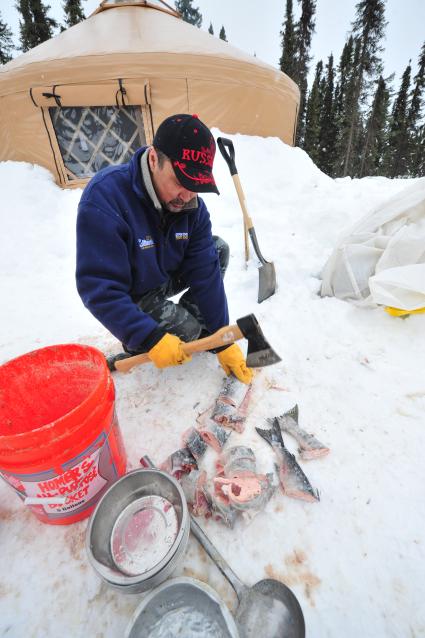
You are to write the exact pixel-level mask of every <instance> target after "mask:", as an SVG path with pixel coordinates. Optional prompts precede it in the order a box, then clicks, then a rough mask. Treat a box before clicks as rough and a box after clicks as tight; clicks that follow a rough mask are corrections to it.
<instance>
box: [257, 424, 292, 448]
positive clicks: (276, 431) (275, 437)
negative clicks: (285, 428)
mask: <svg viewBox="0 0 425 638" xmlns="http://www.w3.org/2000/svg"><path fill="white" fill-rule="evenodd" d="M255 429H256V430H257V432H258V434H259V435H260V436H261V437H262V438H263V439H264V440H265V441H267V443H268V444H269V445H271V446H272V447H273V445H276V443H278V444H279V445H282V446H283V447H285V445H284V443H283V439H282V432H281V431H280V427H279V421H278V419H277V418H276V417H275V418H274V419H273V423H272V427H271V429H270V430H262V429H261V428H255Z"/></svg>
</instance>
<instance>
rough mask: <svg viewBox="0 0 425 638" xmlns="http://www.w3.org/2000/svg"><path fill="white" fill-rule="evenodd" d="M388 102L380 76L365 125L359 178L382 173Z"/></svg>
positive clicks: (382, 79)
mask: <svg viewBox="0 0 425 638" xmlns="http://www.w3.org/2000/svg"><path fill="white" fill-rule="evenodd" d="M389 101H390V93H389V90H388V88H387V83H386V81H385V80H384V78H383V77H382V75H381V76H380V77H379V80H378V84H377V87H376V92H375V95H374V98H373V102H372V106H371V109H370V113H369V118H368V120H367V123H366V139H365V144H364V148H363V154H362V159H361V165H360V171H359V176H360V177H363V176H364V175H379V174H380V173H381V172H382V163H383V159H384V152H385V144H386V136H387V130H386V129H387V121H388V107H389Z"/></svg>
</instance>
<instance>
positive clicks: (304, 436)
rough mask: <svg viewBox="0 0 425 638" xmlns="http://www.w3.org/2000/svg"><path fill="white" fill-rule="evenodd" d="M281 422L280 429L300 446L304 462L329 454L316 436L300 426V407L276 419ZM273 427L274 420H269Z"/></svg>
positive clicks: (295, 406) (328, 450)
mask: <svg viewBox="0 0 425 638" xmlns="http://www.w3.org/2000/svg"><path fill="white" fill-rule="evenodd" d="M275 418H277V420H278V422H279V426H280V429H281V430H282V431H283V432H286V433H287V434H290V435H291V436H292V437H294V439H295V440H296V442H297V443H298V445H299V448H298V452H299V454H300V456H301V458H302V459H303V460H304V461H308V460H311V459H318V458H320V457H322V456H326V455H327V454H329V452H330V449H329V448H328V447H326V446H325V445H323V443H321V442H320V441H319V440H318V439H317V438H316V437H315V436H314V434H310V433H309V432H306V431H305V430H303V428H301V427H300V426H299V424H298V405H294V407H293V408H291V409H290V410H288V411H287V412H285V413H284V414H282V415H281V416H278V417H275ZM267 421H268V423H269V424H270V425H272V422H273V419H267Z"/></svg>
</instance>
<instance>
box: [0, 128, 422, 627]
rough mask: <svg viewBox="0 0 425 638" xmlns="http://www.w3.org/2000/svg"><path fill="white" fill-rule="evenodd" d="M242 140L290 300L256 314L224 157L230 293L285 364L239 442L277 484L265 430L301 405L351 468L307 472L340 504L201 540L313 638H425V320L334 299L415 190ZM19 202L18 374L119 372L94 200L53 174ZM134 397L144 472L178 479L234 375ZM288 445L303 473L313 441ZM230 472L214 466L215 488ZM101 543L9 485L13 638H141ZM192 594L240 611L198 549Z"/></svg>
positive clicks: (133, 428) (0, 618) (161, 386)
mask: <svg viewBox="0 0 425 638" xmlns="http://www.w3.org/2000/svg"><path fill="white" fill-rule="evenodd" d="M214 133H215V134H216V135H217V134H218V131H214ZM232 139H233V142H234V145H235V150H236V163H237V166H238V170H239V175H240V178H241V182H242V185H243V188H244V191H245V195H246V200H247V204H248V209H249V211H250V214H251V216H252V218H253V221H254V224H255V228H256V232H257V236H258V239H259V243H260V246H261V250H262V253H263V254H264V256H265V258H266V259H267V260H270V261H274V264H275V267H276V272H277V280H278V286H279V287H278V291H277V293H276V294H275V295H274V296H273V297H271V298H270V299H268V300H267V301H265V302H264V303H262V304H261V305H258V304H257V303H256V299H257V291H258V268H257V267H258V263H257V262H256V259H255V257H253V256H251V260H250V262H249V264H248V268H247V269H246V268H245V266H244V242H243V224H242V214H241V211H240V207H239V203H238V199H237V196H236V192H235V189H234V185H233V182H232V179H231V177H230V174H229V171H228V168H227V166H226V164H225V163H224V161H223V160H222V158H221V157H220V156H219V155H217V158H216V162H215V164H216V165H215V177H216V181H217V184H218V186H219V190H220V192H221V196H220V197H217V196H215V195H208V196H207V197H205V201H206V203H207V206H208V207H209V209H210V212H211V216H212V222H213V229H214V232H215V233H216V234H218V235H220V236H222V237H223V238H224V239H226V241H227V242H228V243H229V244H230V248H231V261H230V266H229V269H228V272H227V275H226V280H225V284H226V289H227V294H228V298H229V305H230V314H231V319H232V321H234V320H235V319H236V318H238V317H241V316H244V315H246V314H248V313H251V312H252V313H255V315H256V317H257V319H258V321H259V323H260V325H261V327H262V329H263V332H264V333H265V335H266V338H267V339H268V341H269V342H270V343H271V344H272V346H273V348H274V349H275V350H276V352H277V353H278V354H279V355H280V357H281V359H282V361H281V363H279V364H277V365H275V366H273V367H270V368H265V369H263V370H262V371H261V372H260V373H259V374H258V375H257V376H256V378H255V380H254V384H253V389H252V398H251V402H250V406H249V410H248V415H247V419H246V424H245V430H244V432H243V433H238V432H232V434H231V438H230V439H229V443H228V445H230V444H231V445H246V446H249V447H251V448H252V449H253V450H254V451H255V455H256V459H257V468H258V472H261V473H267V472H272V471H273V469H274V468H273V466H274V455H273V452H272V450H271V448H270V447H269V446H268V445H267V443H266V442H265V441H263V440H262V439H261V438H260V437H259V436H258V434H257V433H256V431H255V427H256V426H257V427H260V428H265V427H267V422H266V419H268V418H272V417H274V416H279V415H282V414H283V413H284V412H286V411H287V410H289V409H290V408H292V407H293V406H294V405H295V404H298V407H299V425H300V427H302V428H303V429H304V430H306V431H307V432H310V433H313V434H314V435H316V436H317V438H318V439H319V440H320V441H321V442H322V443H323V444H324V445H326V446H327V447H329V448H330V450H331V451H330V453H329V454H328V455H327V456H325V457H323V458H319V459H315V460H311V461H307V462H304V461H302V460H300V465H301V466H302V469H303V471H304V472H305V473H306V475H307V476H308V478H309V480H310V481H311V484H312V485H314V486H315V487H317V488H318V489H319V491H320V497H321V500H320V502H315V503H307V502H301V501H297V500H294V499H290V498H288V497H286V496H284V495H283V494H282V492H281V491H280V490H276V491H275V493H274V495H273V497H272V498H271V500H270V501H269V502H268V503H267V505H266V506H265V509H264V510H263V511H261V512H260V513H258V514H257V516H255V517H254V518H253V519H252V520H251V521H245V520H243V519H241V520H238V522H237V523H236V525H235V528H234V529H233V530H230V529H227V528H226V527H224V526H223V525H220V523H218V522H215V521H213V520H209V521H204V520H201V524H202V525H203V526H204V528H205V530H206V531H207V533H208V535H209V536H210V537H211V540H212V541H213V542H214V543H215V544H216V545H217V547H218V549H219V550H220V551H221V552H222V553H223V555H224V556H225V558H226V559H227V560H228V561H229V563H230V565H231V567H232V568H233V569H234V570H235V572H236V573H237V574H238V576H239V577H240V578H241V579H242V580H243V581H244V582H245V583H247V584H253V583H254V582H256V581H258V580H260V579H262V578H265V577H272V578H277V579H280V580H282V581H283V582H285V583H286V584H287V585H288V586H289V587H291V588H292V589H293V591H294V593H295V594H296V596H297V597H298V599H299V601H300V603H301V606H302V608H303V611H304V615H305V621H306V627H307V635H309V636H314V638H328V637H329V638H335V636H345V638H358V637H359V636H362V638H372V637H373V638H378V637H379V638H381V637H382V638H399V637H400V636H407V635H409V636H420V635H424V632H425V607H424V605H423V598H424V594H425V584H424V583H425V580H424V558H425V548H424V538H423V528H424V520H425V499H424V498H423V493H422V492H423V483H424V470H423V467H424V464H423V450H424V449H425V428H424V413H425V377H424V369H425V339H424V338H423V336H424V333H425V315H415V316H411V317H408V318H407V319H398V318H393V317H390V316H388V315H387V314H386V313H385V312H384V310H383V309H382V308H378V307H376V308H370V309H365V308H359V307H356V306H354V305H351V304H349V303H345V302H343V301H340V300H337V299H334V298H325V299H322V298H320V296H318V291H319V288H320V272H321V269H322V267H323V265H324V263H325V261H326V259H327V257H328V256H329V254H330V253H331V251H332V248H333V246H334V245H335V243H336V240H337V238H338V236H339V235H340V234H341V233H342V232H343V231H344V230H347V229H348V228H349V227H350V226H351V225H352V224H353V222H355V221H356V220H357V219H359V218H360V217H361V216H363V215H364V214H365V213H366V212H367V211H368V210H369V209H371V208H373V207H375V206H377V205H378V204H381V203H382V202H383V201H384V200H385V199H387V198H389V197H390V196H392V195H394V194H395V193H396V192H398V191H399V190H401V189H402V188H404V187H405V186H406V184H407V180H388V179H385V178H381V177H377V178H364V179H361V180H352V179H350V178H344V179H337V180H333V179H330V178H329V177H327V176H326V175H324V174H323V173H321V172H320V171H319V170H318V169H317V168H316V167H315V165H314V164H313V163H312V162H311V160H310V159H309V157H308V156H307V155H306V154H305V153H304V152H303V151H301V150H300V149H297V148H296V149H293V148H289V147H288V146H285V145H284V144H283V143H282V142H280V141H279V140H277V139H260V138H252V137H251V138H250V137H245V136H239V135H235V136H232ZM0 187H1V194H2V195H1V196H2V212H1V221H2V249H1V251H0V273H1V274H0V277H1V290H2V293H1V298H2V313H1V317H0V321H1V336H2V341H1V344H0V361H2V362H4V361H6V360H8V359H10V358H13V357H15V356H18V355H20V354H23V353H25V352H28V351H30V350H33V349H36V348H40V347H43V346H46V345H51V344H58V343H69V342H77V343H85V344H90V345H93V346H95V347H97V348H99V349H100V350H102V351H103V352H105V353H111V352H118V351H119V350H120V345H119V344H118V343H117V341H116V340H115V339H114V338H113V337H112V336H111V335H110V334H108V332H107V331H106V330H105V329H104V328H103V327H102V326H101V325H100V324H99V323H98V322H97V321H96V320H95V319H94V318H93V317H92V316H91V315H90V314H89V313H88V311H87V310H86V309H85V308H84V307H83V305H82V303H81V301H80V299H79V297H78V295H77V292H76V289H75V283H74V270H75V217H76V209H77V203H78V200H79V197H80V195H81V190H78V189H77V190H61V189H60V188H59V187H58V186H56V185H55V184H54V182H53V180H52V177H51V175H50V174H49V173H48V172H47V171H46V170H44V169H42V168H39V167H37V166H30V165H28V164H23V163H14V162H5V163H3V164H1V165H0ZM114 380H115V384H116V391H117V398H116V406H117V412H118V418H119V422H120V427H121V430H122V433H123V437H124V442H125V445H126V449H127V453H128V461H129V468H135V467H137V466H138V462H139V459H140V457H141V456H143V454H149V455H150V456H151V458H152V459H153V460H154V461H155V462H156V463H160V462H161V461H163V460H164V459H165V458H166V457H167V456H168V455H169V454H171V453H172V452H173V451H174V450H177V449H178V448H179V447H180V446H181V435H182V433H183V432H185V431H186V430H187V429H188V428H190V427H192V426H195V425H196V419H197V417H198V416H199V415H200V414H201V413H202V412H204V411H205V410H207V409H208V408H210V407H211V406H212V405H213V404H214V400H215V398H216V397H217V395H218V392H219V390H220V387H221V385H222V381H223V373H222V370H221V368H220V366H219V364H218V362H217V359H216V357H215V356H214V355H211V354H208V353H203V354H198V355H194V356H193V360H192V362H191V363H189V364H187V365H184V366H181V367H178V368H170V369H166V370H163V371H159V370H157V369H155V368H154V367H153V366H152V365H143V366H140V367H139V368H137V369H135V370H134V371H133V372H131V373H130V374H129V375H124V374H119V373H116V374H115V375H114ZM283 437H284V440H285V444H286V445H287V446H288V448H289V449H290V451H291V452H294V453H296V454H297V451H296V448H297V445H296V443H295V441H294V440H293V439H292V438H291V437H290V436H289V435H287V434H285V433H284V434H283ZM215 459H216V453H215V452H214V450H212V449H209V450H208V451H207V453H206V456H205V464H206V468H207V469H210V470H211V469H212V468H213V466H214V462H215ZM86 526H87V521H83V522H81V523H77V524H75V525H71V526H69V527H66V526H64V527H58V526H49V525H44V524H42V523H40V522H38V521H37V520H36V519H35V518H34V516H33V515H32V514H31V512H30V511H29V510H28V509H27V508H25V507H24V506H23V505H22V503H21V502H20V501H19V499H18V498H17V496H16V495H15V494H14V493H13V491H12V490H11V489H10V488H8V487H7V486H5V485H4V484H1V485H0V539H1V557H2V558H1V565H2V568H1V573H0V635H7V636H8V637H10V638H12V637H16V638H21V637H22V636H26V637H27V638H32V637H40V638H41V637H43V638H44V637H53V636H58V635H60V636H64V637H65V638H66V637H69V638H80V637H81V638H83V637H84V638H86V636H97V637H98V638H100V637H102V638H115V637H116V636H122V635H124V632H125V628H126V626H127V624H128V622H129V620H130V618H131V615H132V613H133V611H134V609H135V608H136V607H137V605H138V604H139V602H140V600H141V595H133V596H125V595H122V594H120V593H117V592H115V591H112V590H110V589H108V588H107V586H106V585H104V584H101V582H100V580H99V579H98V578H97V576H96V575H95V574H94V572H93V570H92V569H91V567H90V566H89V564H88V562H87V558H86V555H85V549H84V534H85V529H86ZM182 574H184V575H189V576H193V577H196V578H199V579H201V580H204V581H206V582H208V583H209V584H210V585H212V586H213V587H214V588H215V589H216V590H217V592H218V594H219V595H220V596H222V598H223V599H224V600H225V602H226V603H227V604H228V605H229V607H230V608H234V606H235V603H236V599H235V596H234V594H233V593H232V590H231V589H230V587H229V586H228V585H227V583H226V582H225V581H224V579H223V577H222V576H221V575H220V573H219V572H218V571H217V569H216V568H215V566H214V565H213V564H212V563H211V561H210V560H209V559H208V558H206V556H205V554H204V553H203V551H202V550H201V549H200V548H199V546H198V545H197V543H196V541H195V540H194V539H192V538H191V539H190V542H189V546H188V550H187V552H186V556H185V559H184V563H183V565H182V566H180V567H179V568H178V569H177V570H176V572H175V575H176V576H178V575H182Z"/></svg>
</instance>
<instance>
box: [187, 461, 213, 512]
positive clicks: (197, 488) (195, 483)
mask: <svg viewBox="0 0 425 638" xmlns="http://www.w3.org/2000/svg"><path fill="white" fill-rule="evenodd" d="M180 485H181V486H182V490H183V492H184V495H185V497H186V501H187V504H188V506H189V509H190V511H191V512H192V514H193V515H194V516H205V518H208V517H210V516H211V507H212V503H211V497H210V494H209V491H208V489H207V473H206V472H205V470H202V471H201V470H193V471H192V472H190V474H186V475H184V476H183V477H182V478H181V481H180Z"/></svg>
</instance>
